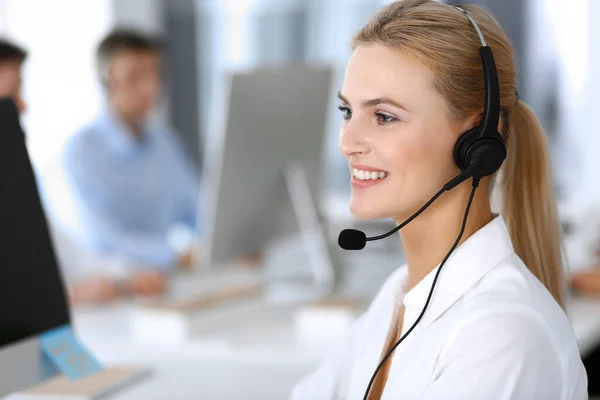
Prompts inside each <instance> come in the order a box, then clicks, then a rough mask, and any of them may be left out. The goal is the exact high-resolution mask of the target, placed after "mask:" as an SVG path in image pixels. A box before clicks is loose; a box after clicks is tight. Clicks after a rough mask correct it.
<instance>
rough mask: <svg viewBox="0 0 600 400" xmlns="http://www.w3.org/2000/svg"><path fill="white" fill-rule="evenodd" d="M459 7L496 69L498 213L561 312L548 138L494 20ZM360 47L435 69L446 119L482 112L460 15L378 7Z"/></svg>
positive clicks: (428, 0)
mask: <svg viewBox="0 0 600 400" xmlns="http://www.w3.org/2000/svg"><path fill="white" fill-rule="evenodd" d="M461 8H463V9H464V10H465V11H466V12H467V13H468V14H469V16H470V17H471V18H473V20H475V21H476V22H477V24H478V25H479V28H480V29H481V31H482V33H483V36H484V38H485V40H486V42H487V45H488V46H489V47H490V48H491V49H492V52H493V54H494V59H495V61H496V68H497V70H498V79H499V83H500V104H501V109H502V113H503V114H504V115H505V116H507V118H506V121H507V122H508V127H507V128H508V129H506V130H505V132H506V133H505V140H506V147H507V157H506V160H505V161H504V164H503V166H502V168H501V170H500V173H499V175H498V176H497V178H498V182H497V183H496V184H499V185H500V187H499V189H501V190H502V193H501V198H502V199H503V210H502V211H503V212H502V214H503V216H504V218H505V220H506V223H507V226H508V230H509V232H510V236H511V239H512V242H513V245H514V247H515V251H516V253H517V254H518V255H519V257H520V258H521V259H522V260H523V262H524V263H525V264H526V265H527V267H528V268H529V269H530V270H531V272H532V273H533V274H534V275H535V276H536V277H537V278H538V279H539V280H540V281H541V282H542V283H543V284H544V285H545V286H546V288H547V289H548V290H549V291H550V293H551V294H552V295H553V296H554V298H555V299H556V301H557V302H558V303H559V304H560V305H561V306H563V307H564V286H565V281H564V278H563V273H564V271H563V263H562V261H563V260H562V251H561V238H560V225H559V221H558V213H557V208H556V200H555V194H554V188H553V182H552V174H551V168H550V161H549V155H548V153H549V152H548V144H547V141H546V134H545V132H544V130H543V128H542V126H541V124H540V123H539V121H538V119H537V118H536V116H535V115H534V113H533V112H532V111H531V109H530V108H529V107H528V106H527V105H526V104H525V103H524V102H523V101H521V100H519V99H518V96H517V95H516V91H515V81H516V73H517V71H516V70H517V68H516V65H515V60H514V55H513V53H514V50H513V47H512V44H511V42H510V40H509V39H508V37H507V36H506V34H505V33H504V31H503V30H502V28H501V27H500V25H499V24H498V22H497V21H496V20H495V19H494V18H493V17H492V16H491V15H490V14H488V13H487V12H485V11H484V10H482V9H481V8H479V7H476V6H472V5H464V6H461ZM361 44H382V45H385V46H387V47H389V48H393V49H398V50H401V51H404V52H407V53H409V54H411V55H413V56H414V57H416V58H417V59H418V60H420V61H421V62H423V64H424V65H426V66H427V67H429V68H430V69H431V71H432V72H433V76H434V81H433V84H434V87H435V88H436V90H437V91H438V92H439V93H440V94H441V95H442V97H443V98H444V99H445V101H446V104H447V106H448V109H449V112H450V117H451V118H454V119H456V120H465V119H467V118H468V117H469V116H472V115H474V114H476V113H481V110H482V109H483V105H484V98H485V87H484V77H483V70H482V65H481V58H480V55H479V48H480V47H481V42H480V39H479V36H478V35H477V32H476V31H475V29H474V28H473V25H471V23H470V22H469V20H468V19H467V18H466V17H465V15H464V14H463V13H462V12H461V11H459V10H457V9H455V8H454V7H451V6H448V5H445V4H442V3H438V2H435V1H433V0H406V1H398V2H395V3H392V4H389V5H387V6H385V7H384V8H382V9H381V10H380V11H379V12H378V13H377V14H376V15H375V16H374V17H373V18H372V19H371V21H370V22H369V23H368V24H367V25H366V26H365V27H364V28H363V29H361V30H360V31H359V32H358V34H357V35H356V36H355V37H354V39H353V41H352V48H353V49H354V48H356V46H358V45H361Z"/></svg>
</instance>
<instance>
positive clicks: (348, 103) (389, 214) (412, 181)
mask: <svg viewBox="0 0 600 400" xmlns="http://www.w3.org/2000/svg"><path fill="white" fill-rule="evenodd" d="M339 97H340V102H341V104H340V110H341V111H342V115H343V118H344V121H343V123H342V127H341V129H340V139H339V147H340V151H341V152H342V153H343V154H344V155H345V156H346V158H347V159H348V164H349V167H350V171H351V174H352V196H351V200H350V210H351V212H352V213H353V214H354V215H355V216H356V217H358V218H361V219H378V218H395V219H405V218H407V217H409V216H410V215H412V214H413V213H414V212H416V211H417V210H418V209H419V208H421V207H422V206H423V205H424V204H425V203H426V202H427V201H428V200H429V199H430V198H431V197H432V196H433V195H434V194H435V193H437V192H438V191H439V190H440V189H441V188H442V186H443V185H444V184H445V183H446V182H448V181H449V180H450V179H452V178H453V177H454V176H456V175H457V174H458V172H459V170H458V168H457V167H456V165H455V164H454V160H453V155H452V152H453V148H454V144H455V142H456V140H457V138H458V135H459V128H458V127H456V126H455V125H456V124H453V123H452V122H451V120H450V119H449V118H448V108H447V106H446V104H445V102H444V100H443V98H442V97H441V96H440V94H438V93H437V91H436V90H435V88H434V87H433V78H432V73H431V71H430V70H429V69H428V68H427V67H426V66H425V65H423V64H422V63H420V62H419V61H417V60H416V59H415V58H412V57H411V56H409V55H408V54H406V53H403V52H401V51H399V50H392V49H390V48H387V47H385V46H383V45H379V44H369V45H359V46H358V47H357V48H356V49H355V50H354V52H353V54H352V56H351V58H350V61H349V63H348V66H347V69H346V76H345V79H344V84H343V87H342V90H341V91H340V95H339Z"/></svg>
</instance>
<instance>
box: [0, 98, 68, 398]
mask: <svg viewBox="0 0 600 400" xmlns="http://www.w3.org/2000/svg"><path fill="white" fill-rule="evenodd" d="M0 143H1V145H0V193H1V195H0V231H1V232H2V234H1V235H0V236H1V237H2V242H1V244H0V371H2V373H1V375H2V378H1V379H0V396H3V395H6V394H7V393H10V392H12V391H14V390H18V389H21V388H25V387H28V386H31V385H33V384H36V383H38V382H40V381H41V380H43V379H45V378H47V376H45V371H44V368H43V359H42V353H41V350H40V346H39V342H38V339H37V338H38V336H39V334H41V333H43V332H46V331H48V330H51V329H53V328H57V327H59V326H62V325H66V324H69V323H70V320H71V318H70V314H69V307H68V304H67V299H66V294H65V288H64V286H63V279H62V276H61V272H60V270H59V267H58V265H57V262H56V258H55V255H54V248H53V245H52V242H51V240H50V234H49V230H48V225H47V221H46V217H45V214H44V211H43V209H42V205H41V201H40V197H39V194H38V191H37V185H36V180H35V176H34V173H33V169H32V166H31V163H30V161H29V156H28V154H27V148H26V144H25V135H24V133H23V131H22V129H21V126H20V122H19V116H18V112H17V108H16V107H15V104H14V102H13V101H12V100H11V99H7V98H2V99H0Z"/></svg>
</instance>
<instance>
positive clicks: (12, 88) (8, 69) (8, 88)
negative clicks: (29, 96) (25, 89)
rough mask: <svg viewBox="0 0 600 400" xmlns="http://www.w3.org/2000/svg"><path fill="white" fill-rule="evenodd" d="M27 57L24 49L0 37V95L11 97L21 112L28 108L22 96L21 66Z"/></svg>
mask: <svg viewBox="0 0 600 400" xmlns="http://www.w3.org/2000/svg"><path fill="white" fill-rule="evenodd" d="M26 58H27V52H26V51H25V50H24V49H22V48H20V47H19V46H17V45H15V44H13V43H11V42H9V41H7V40H5V39H0V97H11V98H12V99H13V101H14V102H15V104H16V105H17V109H18V110H19V113H23V112H24V111H25V108H26V107H25V102H24V101H23V98H22V97H21V66H22V65H23V63H24V62H25V59H26Z"/></svg>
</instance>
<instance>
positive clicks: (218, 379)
mask: <svg viewBox="0 0 600 400" xmlns="http://www.w3.org/2000/svg"><path fill="white" fill-rule="evenodd" d="M135 307H136V306H134V305H131V304H127V303H121V304H118V305H116V306H114V307H112V308H110V309H106V308H97V309H82V310H77V311H76V312H75V313H74V321H73V323H74V327H75V330H76V331H77V333H78V334H79V335H80V337H81V339H82V341H83V342H84V343H85V344H86V345H87V346H88V347H89V348H90V349H91V350H92V352H93V353H94V354H96V355H97V356H98V357H99V358H100V360H101V361H102V362H103V363H105V364H107V365H119V364H131V363H134V364H139V365H142V366H147V367H150V368H151V369H152V370H153V375H152V376H150V377H148V378H145V380H144V381H141V382H138V383H136V384H135V385H132V386H131V387H128V388H125V389H123V390H121V391H119V392H118V393H115V394H114V395H113V396H112V397H111V399H115V400H126V399H127V400H128V399H140V398H144V399H149V400H151V399H165V398H177V399H188V398H189V399H192V398H210V399H233V400H235V399H253V398H257V399H258V398H260V399H265V400H269V399H282V398H288V397H289V394H290V390H291V388H292V387H293V385H294V384H295V383H296V382H297V381H298V380H299V379H301V378H302V376H304V375H305V374H306V373H308V372H309V371H311V370H312V369H313V368H315V367H316V366H317V365H318V364H319V362H320V361H321V360H322V357H323V355H324V354H323V352H318V351H315V352H310V351H307V349H306V348H301V347H300V346H299V345H298V344H297V343H296V342H295V341H294V335H293V309H294V307H293V305H283V306H282V305H277V306H273V305H265V312H264V314H263V315H261V317H260V320H254V321H253V322H254V323H250V324H249V323H248V322H247V321H240V326H239V327H236V328H235V329H231V328H228V329H227V330H219V328H218V327H215V330H214V331H213V332H212V333H211V334H208V335H206V336H205V337H203V338H199V339H194V340H192V341H188V342H185V343H182V344H178V345H158V346H144V345H137V344H136V343H133V341H132V339H131V336H130V335H129V332H128V330H129V318H130V315H131V313H132V312H134V310H135ZM568 312H569V316H570V319H571V321H572V322H573V327H574V330H575V333H576V335H577V338H578V341H579V345H580V349H581V351H582V354H585V353H586V352H587V351H590V350H591V349H592V348H593V347H595V346H596V345H598V344H599V343H600V299H589V298H578V297H574V298H571V299H570V300H569V302H568Z"/></svg>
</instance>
